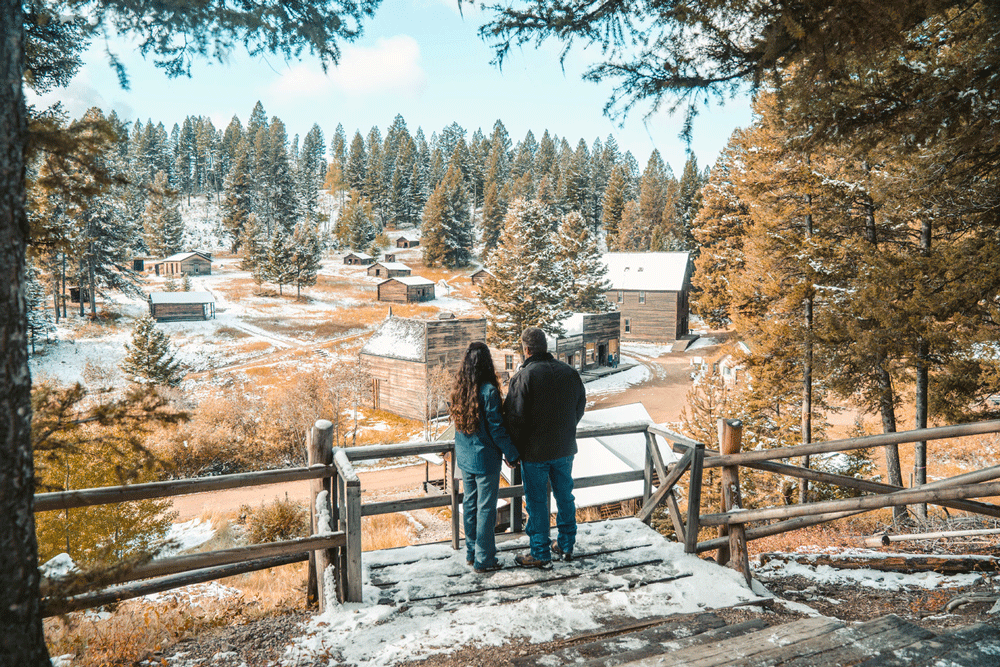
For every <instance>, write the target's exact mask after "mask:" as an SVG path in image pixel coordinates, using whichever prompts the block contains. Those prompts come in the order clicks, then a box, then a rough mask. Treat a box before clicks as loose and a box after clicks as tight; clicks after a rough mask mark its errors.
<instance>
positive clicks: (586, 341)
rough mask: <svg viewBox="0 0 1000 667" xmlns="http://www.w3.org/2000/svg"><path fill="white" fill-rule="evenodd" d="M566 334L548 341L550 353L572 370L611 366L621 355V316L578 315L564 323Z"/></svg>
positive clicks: (600, 314)
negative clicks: (612, 358) (615, 358)
mask: <svg viewBox="0 0 1000 667" xmlns="http://www.w3.org/2000/svg"><path fill="white" fill-rule="evenodd" d="M561 324H562V326H563V328H564V329H565V330H566V333H565V334H563V335H562V336H557V337H556V338H555V339H554V340H551V341H549V353H550V354H552V356H554V357H555V358H556V359H559V360H560V361H565V362H566V363H567V364H569V365H570V366H572V367H573V368H575V369H577V370H580V371H584V370H587V369H590V368H597V367H598V366H610V365H611V356H612V355H614V356H615V357H617V356H618V355H619V350H618V343H619V341H620V340H621V316H620V315H619V314H618V313H617V312H610V313H575V314H574V315H572V316H570V317H569V318H567V319H566V320H564V321H563V322H562V323H561Z"/></svg>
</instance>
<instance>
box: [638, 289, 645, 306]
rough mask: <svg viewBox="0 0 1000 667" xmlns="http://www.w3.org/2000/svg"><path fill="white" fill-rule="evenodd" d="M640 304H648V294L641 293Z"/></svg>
mask: <svg viewBox="0 0 1000 667" xmlns="http://www.w3.org/2000/svg"><path fill="white" fill-rule="evenodd" d="M639 303H646V293H645V292H639Z"/></svg>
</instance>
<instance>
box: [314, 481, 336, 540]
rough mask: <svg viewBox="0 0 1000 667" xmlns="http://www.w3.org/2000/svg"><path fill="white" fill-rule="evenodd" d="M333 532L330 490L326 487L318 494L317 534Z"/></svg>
mask: <svg viewBox="0 0 1000 667" xmlns="http://www.w3.org/2000/svg"><path fill="white" fill-rule="evenodd" d="M331 534H333V517H331V516H330V492H329V491H327V490H326V489H324V490H322V491H320V492H319V493H317V494H316V535H331Z"/></svg>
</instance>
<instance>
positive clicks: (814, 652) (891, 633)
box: [753, 615, 934, 667]
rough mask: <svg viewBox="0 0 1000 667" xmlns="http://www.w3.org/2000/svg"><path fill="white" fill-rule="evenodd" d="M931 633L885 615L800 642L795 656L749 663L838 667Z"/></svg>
mask: <svg viewBox="0 0 1000 667" xmlns="http://www.w3.org/2000/svg"><path fill="white" fill-rule="evenodd" d="M933 636H934V633H933V632H931V631H930V630H926V629H924V628H922V627H920V626H919V625H915V624H913V623H910V622H909V621H905V620H903V619H901V618H900V617H898V616H895V615H889V616H883V617H882V618H876V619H873V620H871V621H867V622H865V623H858V624H856V625H849V626H846V627H843V628H840V629H838V630H835V631H833V632H832V633H830V634H829V635H827V636H825V637H816V638H814V639H810V640H807V641H805V642H800V643H799V644H797V645H796V646H795V647H794V655H795V656H796V657H794V658H792V659H783V660H780V661H776V662H770V661H769V662H766V663H764V662H762V663H756V662H755V663H753V664H768V665H772V664H774V665H777V664H780V665H782V667H841V666H842V665H853V664H856V663H858V662H860V661H862V660H864V659H865V658H867V657H868V656H870V655H873V654H875V653H877V652H879V651H884V650H890V651H891V650H896V649H903V648H905V647H907V646H911V645H913V644H915V643H917V642H920V641H925V640H927V639H930V638H932V637H933Z"/></svg>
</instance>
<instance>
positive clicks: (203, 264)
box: [153, 252, 212, 276]
mask: <svg viewBox="0 0 1000 667" xmlns="http://www.w3.org/2000/svg"><path fill="white" fill-rule="evenodd" d="M153 269H154V270H155V271H156V275H158V276H180V275H182V274H187V275H189V276H209V275H212V256H211V255H209V254H208V253H204V252H181V253H177V254H176V255H171V256H170V257H167V258H165V259H163V260H162V261H159V262H157V263H156V264H154V265H153Z"/></svg>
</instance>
